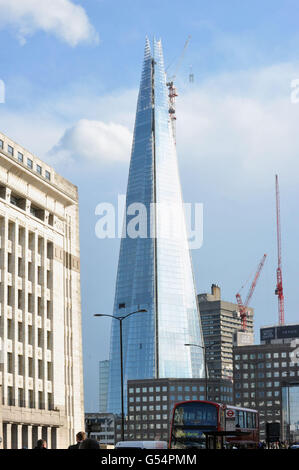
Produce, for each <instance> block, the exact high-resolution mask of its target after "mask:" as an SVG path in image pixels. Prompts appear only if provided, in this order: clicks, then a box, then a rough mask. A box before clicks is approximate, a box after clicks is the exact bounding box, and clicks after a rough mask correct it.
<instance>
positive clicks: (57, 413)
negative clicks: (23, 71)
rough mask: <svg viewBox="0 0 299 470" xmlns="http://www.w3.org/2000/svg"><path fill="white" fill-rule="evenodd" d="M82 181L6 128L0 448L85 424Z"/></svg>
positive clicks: (0, 200) (0, 141)
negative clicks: (75, 180)
mask: <svg viewBox="0 0 299 470" xmlns="http://www.w3.org/2000/svg"><path fill="white" fill-rule="evenodd" d="M81 342H82V340H81V300H80V251H79V219H78V193H77V188H76V186H74V185H73V184H71V183H70V182H68V181H67V180H65V179H64V178H62V177H61V176H60V175H58V174H57V173H56V172H55V171H54V169H53V168H51V167H50V166H49V165H47V164H46V163H44V162H42V161H41V160H40V159H38V158H37V157H35V156H34V155H32V154H31V153H29V152H28V151H27V150H26V149H24V148H23V147H21V146H20V145H18V144H16V143H15V142H13V141H12V140H11V139H9V138H8V137H6V136H5V135H3V134H1V133H0V351H1V361H0V362H1V364H0V366H1V368H0V384H1V402H0V436H1V437H2V444H1V447H3V448H6V449H10V448H22V447H28V448H31V447H32V446H33V447H34V446H35V445H36V440H37V439H39V438H41V437H43V438H45V439H46V440H47V442H48V447H49V448H64V447H67V446H68V445H69V444H70V443H73V442H74V440H75V434H76V432H78V431H80V430H82V429H84V407H83V375H82V344H81Z"/></svg>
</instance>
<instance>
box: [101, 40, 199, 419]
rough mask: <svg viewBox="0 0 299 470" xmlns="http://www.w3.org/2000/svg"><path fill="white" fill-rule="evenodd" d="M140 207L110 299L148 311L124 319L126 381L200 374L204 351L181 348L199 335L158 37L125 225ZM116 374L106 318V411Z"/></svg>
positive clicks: (145, 82) (117, 307)
mask: <svg viewBox="0 0 299 470" xmlns="http://www.w3.org/2000/svg"><path fill="white" fill-rule="evenodd" d="M136 209H137V212H135V210H136ZM138 213H139V214H142V217H143V219H142V226H143V230H140V236H137V237H135V236H128V234H127V236H126V237H124V235H123V238H122V240H121V247H120V255H119V264H118V273H117V280H116V292H115V302H114V316H117V317H119V316H124V315H126V314H128V313H130V312H133V311H136V310H138V309H146V310H147V313H137V314H135V315H132V316H131V317H129V318H127V319H126V320H124V321H123V354H124V361H123V364H124V383H125V389H126V382H127V380H128V379H144V378H163V377H175V378H183V377H188V378H190V377H191V378H192V377H194V378H195V377H203V376H204V366H203V351H202V349H201V348H199V347H186V346H185V343H192V344H197V345H201V344H202V335H201V325H200V317H199V311H198V306H197V299H196V293H195V286H194V280H193V272H192V262H191V257H190V252H189V247H188V241H187V231H186V224H185V217H184V211H183V201H182V194H181V185H180V179H179V171H178V163H177V156H176V146H175V142H174V136H173V130H172V125H171V122H170V115H169V100H168V88H167V86H166V75H165V70H164V62H163V53H162V44H161V41H160V40H159V41H157V40H154V41H153V51H151V46H150V43H149V41H148V40H146V45H145V55H144V63H143V70H142V77H141V83H140V90H139V96H138V103H137V113H136V121H135V129H134V139H133V146H132V154H131V163H130V171H129V179H128V188H127V197H126V215H125V219H124V221H125V223H126V224H125V229H126V228H128V227H129V226H130V223H132V221H134V217H136V214H138ZM130 214H131V215H130ZM134 214H135V215H134ZM137 225H138V224H137ZM139 225H140V224H139ZM145 226H146V233H145V230H144V227H145ZM137 228H138V227H137ZM139 228H140V227H139ZM120 379H121V377H120V343H119V322H118V321H113V320H112V331H111V342H110V371H109V390H108V411H109V412H114V413H119V412H120V410H121V397H120ZM125 402H126V400H125Z"/></svg>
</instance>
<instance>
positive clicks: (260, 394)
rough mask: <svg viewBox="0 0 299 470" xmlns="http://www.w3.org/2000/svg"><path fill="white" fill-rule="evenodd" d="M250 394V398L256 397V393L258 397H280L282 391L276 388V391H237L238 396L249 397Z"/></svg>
mask: <svg viewBox="0 0 299 470" xmlns="http://www.w3.org/2000/svg"><path fill="white" fill-rule="evenodd" d="M249 395H250V398H256V395H257V397H258V398H265V397H267V398H270V397H280V391H279V390H276V391H274V392H272V391H268V392H264V391H259V392H257V393H256V392H250V393H248V392H243V393H240V392H237V393H236V395H235V396H236V398H242V397H243V398H249Z"/></svg>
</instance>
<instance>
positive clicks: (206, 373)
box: [185, 343, 214, 400]
mask: <svg viewBox="0 0 299 470" xmlns="http://www.w3.org/2000/svg"><path fill="white" fill-rule="evenodd" d="M185 346H195V347H196V348H201V349H202V350H203V352H204V365H205V388H206V393H205V395H206V400H208V364H207V357H206V349H208V348H210V347H211V346H214V345H213V344H211V345H210V346H201V345H200V344H189V343H187V344H185Z"/></svg>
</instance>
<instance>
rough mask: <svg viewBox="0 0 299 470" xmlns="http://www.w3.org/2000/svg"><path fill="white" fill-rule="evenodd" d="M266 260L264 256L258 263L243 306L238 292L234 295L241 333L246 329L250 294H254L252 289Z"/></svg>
mask: <svg viewBox="0 0 299 470" xmlns="http://www.w3.org/2000/svg"><path fill="white" fill-rule="evenodd" d="M266 258H267V255H266V254H264V256H263V258H262V260H261V261H260V263H259V265H258V268H257V271H256V273H255V276H254V279H253V281H252V283H251V286H250V289H249V292H248V294H247V297H246V300H245V302H244V304H243V301H242V297H241V294H240V291H239V292H238V293H237V294H236V299H237V302H238V306H239V312H240V318H241V321H242V331H246V327H247V307H248V304H249V302H250V299H251V297H252V294H253V292H254V289H255V287H256V283H257V281H258V278H259V276H260V274H261V270H262V269H263V266H264V264H265V261H266Z"/></svg>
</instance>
